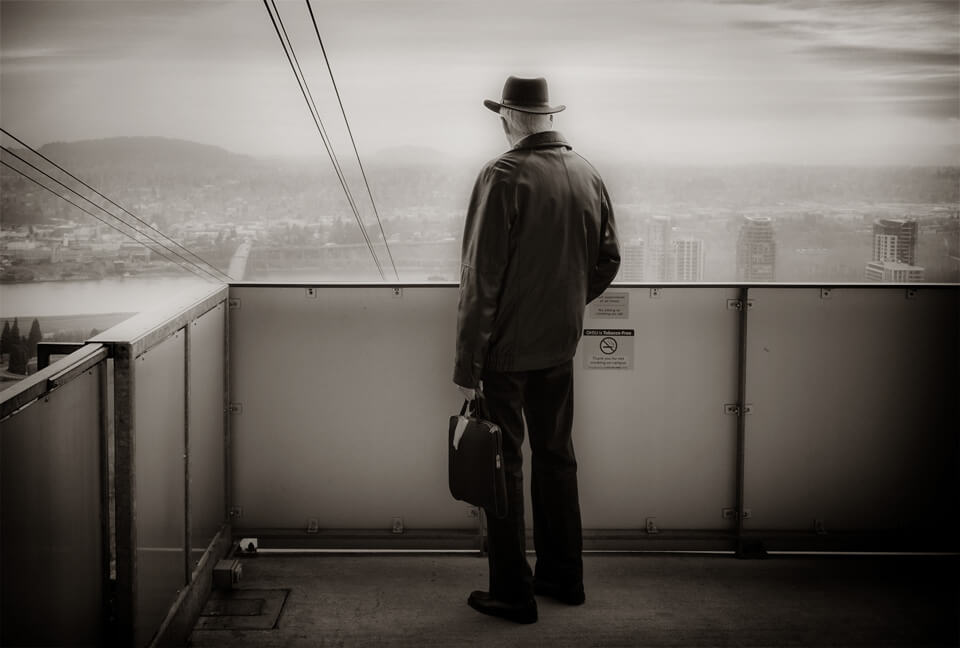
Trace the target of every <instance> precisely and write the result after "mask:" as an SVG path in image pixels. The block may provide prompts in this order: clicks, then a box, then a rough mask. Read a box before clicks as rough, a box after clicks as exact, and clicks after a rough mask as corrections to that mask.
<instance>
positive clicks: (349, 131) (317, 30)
mask: <svg viewBox="0 0 960 648" xmlns="http://www.w3.org/2000/svg"><path fill="white" fill-rule="evenodd" d="M306 2H307V9H308V10H309V11H310V20H311V21H312V22H313V31H314V32H315V33H316V35H317V41H318V42H319V43H320V51H321V52H323V61H324V63H326V65H327V72H328V73H329V74H330V82H331V83H332V84H333V91H334V92H335V93H336V94H337V103H339V104H340V113H341V114H342V115H343V123H344V124H346V126H347V133H348V134H349V135H350V143H351V144H352V145H353V153H354V155H356V156H357V164H358V165H360V175H361V176H363V184H364V185H366V187H367V195H368V196H370V204H371V205H373V215H374V216H376V218H377V225H378V226H379V227H380V237H381V238H382V239H383V245H384V247H386V248H387V256H389V257H390V265H391V266H392V267H393V274H394V275H395V276H396V278H397V281H399V280H400V273H398V272H397V264H396V263H394V261H393V252H391V251H390V244H389V243H388V242H387V235H386V234H384V232H383V222H382V221H381V220H380V212H379V211H378V210H377V203H376V201H374V199H373V192H372V191H370V183H369V182H368V181H367V172H366V171H365V170H364V168H363V162H361V161H360V152H359V151H358V150H357V142H356V140H355V139H354V138H353V130H352V129H351V128H350V121H349V120H348V119H347V111H346V110H344V108H343V100H342V99H341V98H340V90H339V88H337V81H336V80H335V79H334V78H333V68H332V67H330V59H329V58H327V49H326V48H325V47H324V46H323V39H322V38H320V28H319V27H317V18H316V16H314V15H313V5H311V4H310V0H306Z"/></svg>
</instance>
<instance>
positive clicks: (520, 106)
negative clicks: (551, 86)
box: [483, 76, 566, 115]
mask: <svg viewBox="0 0 960 648" xmlns="http://www.w3.org/2000/svg"><path fill="white" fill-rule="evenodd" d="M483 105H484V106H486V107H487V108H489V109H490V110H492V111H493V112H495V113H498V112H500V109H501V108H510V109H512V110H519V111H520V112H525V113H536V114H539V115H547V114H550V113H558V112H560V111H561V110H563V109H564V108H566V106H551V105H550V94H549V93H548V92H547V80H546V79H544V78H543V77H540V78H537V79H520V78H518V77H515V76H511V77H507V81H506V83H504V84H503V97H502V98H501V99H500V101H499V102H497V101H493V100H491V99H484V100H483Z"/></svg>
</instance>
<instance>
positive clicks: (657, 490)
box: [0, 284, 960, 646]
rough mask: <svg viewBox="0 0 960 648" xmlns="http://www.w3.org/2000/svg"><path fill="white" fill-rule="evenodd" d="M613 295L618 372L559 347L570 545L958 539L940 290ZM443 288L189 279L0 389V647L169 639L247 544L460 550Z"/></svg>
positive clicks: (947, 329)
mask: <svg viewBox="0 0 960 648" xmlns="http://www.w3.org/2000/svg"><path fill="white" fill-rule="evenodd" d="M608 292H610V293H612V295H611V302H610V309H608V310H606V311H603V312H600V311H592V312H590V313H588V317H587V322H586V324H585V326H587V327H594V328H596V329H610V330H611V331H615V330H619V331H621V332H623V331H625V330H628V331H632V332H633V333H635V335H631V336H630V337H632V338H633V339H631V340H629V341H628V340H627V339H626V337H624V338H623V339H621V340H620V342H621V343H622V345H621V346H620V347H619V348H620V349H621V353H622V354H623V356H624V357H623V358H622V360H623V363H626V364H629V365H630V366H629V367H624V366H622V365H623V363H621V368H620V369H619V370H614V369H610V368H605V367H607V365H604V363H596V364H593V361H592V360H591V359H590V357H589V352H590V349H588V348H587V347H588V346H589V345H590V344H592V343H593V342H595V340H586V339H585V340H584V342H582V343H581V352H580V355H578V357H577V359H576V367H577V369H576V371H577V379H576V380H577V394H578V404H577V420H576V432H575V434H576V435H577V436H576V442H577V450H578V457H579V459H580V466H581V468H580V470H581V499H582V501H583V510H584V522H585V526H586V527H587V535H588V537H587V545H588V546H591V543H592V546H595V547H597V548H604V547H606V548H620V549H631V548H643V547H650V546H655V547H656V548H658V549H682V548H709V547H712V548H723V549H727V550H730V551H735V552H737V553H738V555H742V556H749V555H751V554H752V553H754V552H756V551H757V550H759V551H761V552H762V550H763V549H764V548H766V549H792V548H797V547H808V548H809V547H813V548H817V547H819V548H825V549H837V548H838V547H839V548H845V549H852V550H863V549H871V548H878V547H880V548H912V549H917V550H921V551H929V550H932V549H942V548H943V546H944V545H943V544H942V543H943V542H944V540H946V542H948V543H949V542H955V540H956V537H957V527H958V524H957V522H958V521H957V514H956V511H957V506H956V505H957V503H958V502H957V491H958V489H957V485H958V484H957V479H958V470H957V468H958V451H960V450H958V443H957V433H956V430H957V427H958V424H960V405H958V403H957V399H956V393H957V389H958V384H960V380H958V376H960V341H958V325H960V287H958V286H931V285H924V286H919V287H913V286H889V285H887V286H877V285H832V286H823V287H821V286H815V285H791V286H785V285H780V284H769V285H749V286H747V285H740V284H722V285H719V284H718V285H702V284H693V285H678V284H662V285H646V284H643V285H637V284H615V285H614V286H613V287H612V288H611V289H610V291H608ZM456 296H457V290H456V286H455V285H453V284H445V285H444V284H441V285H437V284H432V285H420V284H388V285H383V284H375V285H357V284H345V285H321V284H303V285H290V284H285V285H265V284H235V285H231V286H222V287H218V288H216V289H206V290H205V292H203V293H202V294H195V295H185V296H183V298H182V299H180V300H179V301H177V302H176V303H174V304H168V305H166V306H164V307H162V308H159V309H157V310H156V311H153V312H150V313H142V314H141V315H138V316H135V317H133V318H131V319H129V320H127V321H126V322H124V323H122V324H120V325H118V326H116V327H114V328H112V329H110V330H109V331H107V332H105V333H103V334H101V335H98V336H97V337H95V338H93V339H91V340H90V341H88V343H86V344H85V345H84V346H83V347H82V348H80V349H78V350H76V351H74V352H73V353H71V354H70V355H68V356H67V357H65V358H62V359H60V360H58V361H56V362H55V363H53V364H51V365H50V366H49V367H46V368H44V369H41V370H40V371H38V373H36V374H35V375H33V376H31V377H29V378H27V379H25V380H24V381H22V382H21V383H19V384H17V385H15V386H14V387H12V388H9V389H7V390H6V391H4V392H2V393H0V422H2V432H0V441H2V446H0V485H2V488H0V497H2V507H0V516H2V525H0V541H2V545H0V556H2V608H3V626H2V637H0V640H2V643H4V644H19V643H44V642H45V643H78V642H79V643H90V644H98V643H117V644H119V645H134V646H145V645H150V644H151V643H158V642H161V641H162V640H164V638H169V637H184V636H186V634H185V633H186V632H188V631H189V628H190V627H191V626H192V623H193V620H194V618H195V614H196V613H197V611H198V609H199V608H198V605H200V604H202V601H203V600H204V599H205V597H206V593H207V592H209V588H210V580H211V571H212V563H213V562H214V561H216V560H217V559H218V558H219V557H221V556H223V555H224V554H225V553H226V551H227V550H228V548H229V546H230V544H231V543H232V542H233V541H235V540H236V539H238V538H239V537H241V536H244V535H258V536H259V537H260V538H261V547H264V546H266V547H269V546H271V544H272V545H273V546H279V547H300V548H307V549H309V548H315V547H337V548H350V547H358V548H363V547H378V548H391V547H414V548H417V547H419V548H427V549H444V548H451V547H457V546H461V547H468V548H469V547H474V548H476V547H477V544H476V542H475V539H476V538H477V536H476V532H477V530H479V529H480V527H479V525H478V520H477V518H475V517H470V515H469V513H470V511H468V510H466V509H467V507H465V506H464V505H461V504H459V503H456V502H454V501H452V500H451V499H450V498H449V494H448V493H447V490H446V483H445V479H446V470H445V457H446V452H445V450H446V448H445V429H444V426H445V420H446V416H448V415H449V414H450V413H451V410H452V408H455V407H456V406H458V405H459V403H458V402H457V396H456V392H455V390H453V388H452V386H451V384H450V373H451V369H450V363H451V361H452V352H453V344H452V342H453V324H454V322H455V311H456ZM611 335H613V336H616V333H611ZM627 350H629V354H630V355H629V357H628V356H627V355H626V354H627V353H628V351H627ZM234 432H235V433H234ZM280 493H282V497H281V496H280ZM397 518H399V520H397ZM396 530H399V531H400V533H393V531H396ZM888 532H893V533H894V535H895V537H894V539H893V544H889V542H888V541H889V540H890V536H889V533H888ZM471 534H473V535H471ZM885 534H886V535H885ZM878 538H880V539H881V540H883V542H888V544H886V545H883V544H882V543H881V544H880V545H877V544H871V542H872V541H874V540H876V539H878ZM904 539H906V540H907V543H906V544H903V542H902V541H903V540H904ZM191 615H194V616H193V617H191Z"/></svg>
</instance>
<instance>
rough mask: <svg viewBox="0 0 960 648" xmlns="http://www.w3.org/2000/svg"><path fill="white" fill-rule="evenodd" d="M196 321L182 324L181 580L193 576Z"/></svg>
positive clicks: (184, 580) (187, 581)
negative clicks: (192, 438) (193, 346)
mask: <svg viewBox="0 0 960 648" xmlns="http://www.w3.org/2000/svg"><path fill="white" fill-rule="evenodd" d="M196 324H197V321H196V320H193V321H192V322H187V323H186V324H184V325H183V542H184V547H185V548H186V551H185V557H184V563H183V582H184V584H185V585H189V584H190V580H191V578H193V567H192V566H191V563H192V562H193V537H192V533H191V530H190V517H191V511H190V341H191V339H192V337H193V336H192V335H191V334H190V327H191V326H196Z"/></svg>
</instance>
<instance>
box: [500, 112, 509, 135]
mask: <svg viewBox="0 0 960 648" xmlns="http://www.w3.org/2000/svg"><path fill="white" fill-rule="evenodd" d="M500 125H501V126H503V132H504V134H506V135H509V134H510V124H508V123H507V120H506V119H505V118H504V117H503V115H501V116H500Z"/></svg>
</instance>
